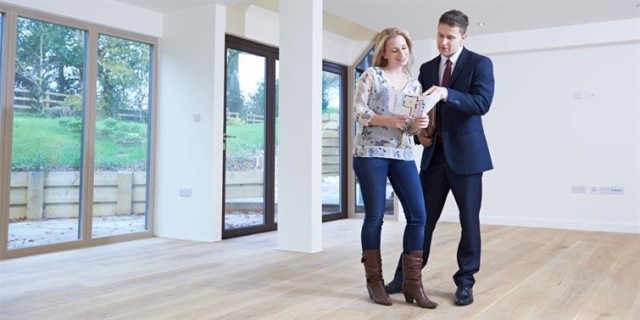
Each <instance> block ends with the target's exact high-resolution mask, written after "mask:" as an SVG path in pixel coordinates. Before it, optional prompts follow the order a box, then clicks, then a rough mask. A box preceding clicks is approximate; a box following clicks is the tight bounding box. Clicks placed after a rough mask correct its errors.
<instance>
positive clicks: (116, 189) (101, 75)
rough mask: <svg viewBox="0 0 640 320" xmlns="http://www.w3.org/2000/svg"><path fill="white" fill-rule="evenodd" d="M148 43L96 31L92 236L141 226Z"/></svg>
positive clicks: (146, 148) (144, 197)
mask: <svg viewBox="0 0 640 320" xmlns="http://www.w3.org/2000/svg"><path fill="white" fill-rule="evenodd" d="M150 57H151V46H150V45H148V44H145V43H140V42H136V41H131V40H126V39H121V38H116V37H112V36H108V35H99V37H98V79H97V81H98V82H97V84H98V85H97V89H98V90H97V92H98V104H97V116H96V124H95V125H96V134H95V168H94V189H93V231H92V236H93V237H102V236H111V235H118V234H126V233H132V232H139V231H144V230H146V229H147V207H148V206H147V168H148V165H147V161H148V153H149V134H148V132H149V126H150V121H149V119H150V117H149V111H150V110H149V102H150V99H149V94H150V90H149V88H150V76H151V61H150Z"/></svg>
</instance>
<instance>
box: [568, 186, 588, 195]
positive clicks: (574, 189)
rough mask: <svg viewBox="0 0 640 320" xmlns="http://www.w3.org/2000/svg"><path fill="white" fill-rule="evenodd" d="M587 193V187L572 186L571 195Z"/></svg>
mask: <svg viewBox="0 0 640 320" xmlns="http://www.w3.org/2000/svg"><path fill="white" fill-rule="evenodd" d="M585 192H587V188H586V187H585V186H576V185H573V186H571V193H585Z"/></svg>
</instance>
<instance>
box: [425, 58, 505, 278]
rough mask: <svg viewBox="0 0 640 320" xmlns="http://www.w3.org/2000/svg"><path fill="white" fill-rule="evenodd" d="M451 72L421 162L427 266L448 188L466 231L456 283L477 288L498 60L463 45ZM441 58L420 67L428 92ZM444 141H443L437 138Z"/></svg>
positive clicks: (459, 253) (437, 82)
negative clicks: (487, 117) (487, 124)
mask: <svg viewBox="0 0 640 320" xmlns="http://www.w3.org/2000/svg"><path fill="white" fill-rule="evenodd" d="M462 50H463V51H462V52H461V53H460V56H459V58H458V61H457V62H456V64H455V67H454V69H453V72H452V73H451V81H450V84H449V86H448V96H447V101H446V102H441V103H440V105H439V106H438V109H437V112H438V113H439V115H438V116H437V120H436V121H439V122H440V123H439V124H438V123H437V122H436V127H438V126H440V128H439V130H438V132H441V133H440V134H437V135H435V137H434V139H433V144H432V145H431V146H429V147H425V148H424V150H423V153H422V160H421V162H420V179H421V182H422V187H423V191H424V198H425V205H426V207H427V224H426V226H425V237H424V238H425V239H424V256H423V261H424V264H426V263H427V260H428V258H429V251H430V248H431V239H432V236H433V231H434V229H435V227H436V223H437V222H438V219H439V218H440V214H441V213H442V208H443V207H444V204H445V201H446V199H447V194H448V193H449V190H451V192H452V193H453V196H454V198H455V200H456V203H457V204H458V210H459V213H460V225H461V227H462V232H461V236H460V242H459V244H458V253H457V259H458V267H459V270H458V272H456V273H455V275H454V276H453V279H454V281H455V283H456V285H457V286H466V287H473V285H474V283H475V279H474V277H473V275H474V274H475V273H476V272H478V270H479V269H480V242H481V240H480V219H479V215H480V204H481V201H482V173H483V172H484V171H487V170H491V169H493V164H492V163H491V156H490V155H489V147H488V146H487V140H486V138H485V135H484V129H483V127H482V118H481V117H482V115H484V114H485V113H487V112H488V111H489V107H490V106H491V101H492V100H493V91H494V78H493V64H492V63H491V60H490V59H489V58H487V57H485V56H482V55H479V54H477V53H474V52H471V51H469V50H467V49H466V48H464V47H463V48H462ZM440 58H441V57H440V56H438V57H436V58H435V59H433V60H431V61H429V62H426V63H424V64H423V65H422V66H421V67H420V75H419V77H418V79H419V80H420V83H421V84H422V87H423V88H424V89H425V90H426V89H428V88H430V87H431V86H434V85H439V83H440V81H439V79H438V74H439V73H438V70H439V68H440ZM438 140H440V141H438Z"/></svg>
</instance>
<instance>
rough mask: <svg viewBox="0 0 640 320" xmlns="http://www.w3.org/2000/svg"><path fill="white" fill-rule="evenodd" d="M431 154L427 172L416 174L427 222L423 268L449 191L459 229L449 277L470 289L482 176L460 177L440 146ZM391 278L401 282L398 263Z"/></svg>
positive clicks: (477, 244)
mask: <svg viewBox="0 0 640 320" xmlns="http://www.w3.org/2000/svg"><path fill="white" fill-rule="evenodd" d="M433 148H435V149H434V151H433V155H432V158H431V160H430V161H429V166H428V168H427V169H423V170H421V171H420V182H421V184H422V189H423V192H424V200H425V205H426V209H427V223H426V225H425V232H424V251H423V262H422V263H423V267H424V265H426V264H427V262H428V260H429V253H430V252H431V241H432V239H433V233H434V230H435V228H436V224H437V223H438V220H439V219H440V216H441V214H442V209H443V208H444V205H445V202H446V200H447V196H448V194H449V191H451V192H452V193H453V197H454V199H455V201H456V204H457V205H458V210H459V219H460V226H461V229H462V231H461V234H460V241H459V243H458V251H457V261H458V271H457V272H456V273H455V274H454V275H453V280H454V282H455V284H456V286H466V287H473V285H474V284H475V278H474V276H473V275H474V274H475V273H477V272H478V270H480V249H481V237H480V205H481V202H482V173H478V174H471V175H460V174H457V173H455V172H453V171H452V170H451V169H450V168H449V166H448V165H447V161H446V158H445V154H444V150H443V146H442V144H441V143H435V144H434V145H433ZM394 279H395V280H397V281H402V264H401V261H400V262H399V263H398V268H397V269H396V273H395V276H394Z"/></svg>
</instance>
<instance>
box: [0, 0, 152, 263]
mask: <svg viewBox="0 0 640 320" xmlns="http://www.w3.org/2000/svg"><path fill="white" fill-rule="evenodd" d="M2 8H4V6H3V7H2ZM6 12H9V13H15V14H9V15H3V19H2V21H1V22H2V29H3V30H4V32H2V35H4V36H6V39H3V42H2V43H3V44H4V45H3V46H2V48H3V49H4V48H12V50H10V51H7V50H3V51H2V68H1V69H2V70H3V72H2V81H0V82H1V83H2V86H1V87H0V89H1V91H0V96H2V97H9V99H2V101H3V104H2V115H3V117H2V122H1V124H2V140H1V141H2V150H3V153H2V154H3V157H2V158H1V159H0V160H1V168H2V173H1V174H0V176H1V177H2V179H1V180H0V181H1V183H2V186H1V188H0V190H2V192H1V193H0V258H4V257H11V256H20V255H26V254H29V253H30V252H35V251H31V250H32V249H33V248H40V249H38V251H37V252H43V251H48V250H49V251H50V250H58V249H65V248H73V247H82V246H87V245H90V244H91V243H93V242H96V241H100V240H99V239H102V238H106V237H109V238H110V239H113V240H115V241H117V240H118V239H131V238H138V237H148V236H151V232H150V231H149V230H150V221H151V220H150V213H149V212H148V208H149V205H148V204H149V194H150V193H149V189H150V186H151V181H152V179H151V177H152V174H151V172H150V170H149V169H150V166H149V164H150V163H151V152H150V150H152V145H151V141H152V139H151V137H152V131H153V130H152V129H153V127H152V121H151V119H152V117H151V114H152V110H153V105H154V104H153V99H152V95H151V92H152V90H151V88H152V84H153V72H152V66H153V60H154V46H155V42H156V40H155V39H153V38H148V37H143V36H139V35H135V34H131V35H123V33H122V32H120V31H113V30H109V29H107V28H104V27H99V26H92V25H87V24H86V23H82V24H80V23H77V22H75V21H73V20H68V19H61V18H58V17H50V19H48V18H47V17H43V16H42V15H41V14H37V13H32V12H30V11H29V10H23V9H14V8H12V7H8V9H6ZM114 34H117V35H118V36H115V35H114ZM4 70H12V71H13V72H11V73H8V72H4ZM5 102H7V103H6V104H5ZM123 235H127V237H121V236H123ZM42 248H45V249H44V250H43V249H42ZM46 248H48V249H46Z"/></svg>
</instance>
